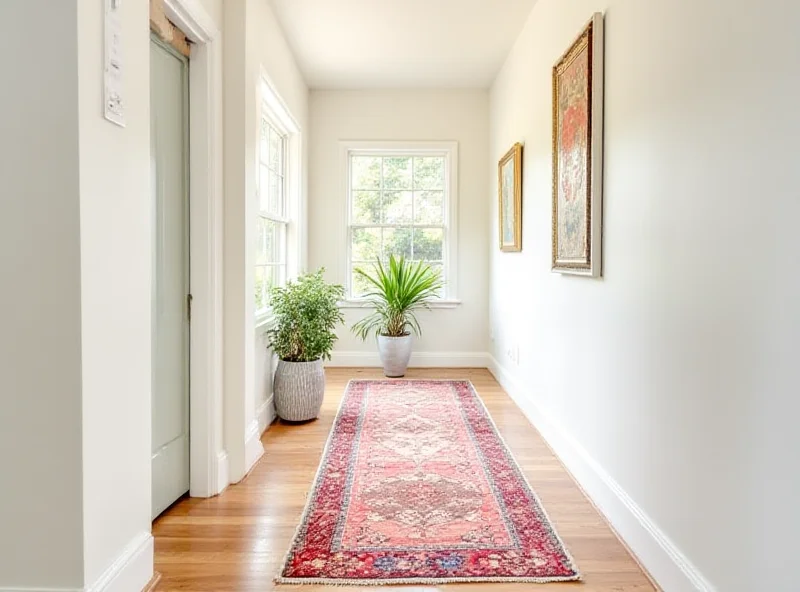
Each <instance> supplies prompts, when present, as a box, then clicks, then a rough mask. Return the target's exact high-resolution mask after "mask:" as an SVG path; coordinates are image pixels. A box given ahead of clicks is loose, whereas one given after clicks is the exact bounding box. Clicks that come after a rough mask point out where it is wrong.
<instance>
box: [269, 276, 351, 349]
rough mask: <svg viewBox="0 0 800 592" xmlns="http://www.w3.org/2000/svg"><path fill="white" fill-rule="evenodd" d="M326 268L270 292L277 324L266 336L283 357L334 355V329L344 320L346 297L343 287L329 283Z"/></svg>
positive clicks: (271, 345) (270, 344) (272, 346)
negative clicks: (342, 308)
mask: <svg viewBox="0 0 800 592" xmlns="http://www.w3.org/2000/svg"><path fill="white" fill-rule="evenodd" d="M323 271H324V269H320V270H319V271H317V272H316V273H310V274H306V275H302V276H300V277H299V278H297V280H296V281H289V282H287V283H286V285H285V286H282V287H274V288H272V289H270V291H269V296H270V301H269V303H270V306H271V307H272V311H273V313H274V314H275V320H276V326H275V328H274V329H270V330H269V331H267V338H268V339H269V346H270V347H271V348H272V349H273V351H274V352H275V353H276V354H277V355H278V357H279V358H280V359H281V360H284V361H286V362H313V361H314V360H319V359H320V358H323V359H326V360H330V358H331V350H332V349H333V344H334V342H335V341H336V339H337V337H336V333H334V329H335V328H336V325H338V324H339V323H343V322H344V317H343V316H342V313H341V311H340V310H339V306H338V302H339V300H341V299H342V298H344V288H343V287H342V286H340V285H338V284H328V283H326V282H325V280H324V279H323V277H322V273H323Z"/></svg>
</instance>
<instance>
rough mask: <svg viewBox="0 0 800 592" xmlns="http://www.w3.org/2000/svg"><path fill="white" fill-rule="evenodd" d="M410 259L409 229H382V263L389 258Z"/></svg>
mask: <svg viewBox="0 0 800 592" xmlns="http://www.w3.org/2000/svg"><path fill="white" fill-rule="evenodd" d="M390 255H394V256H395V257H405V258H406V259H410V258H411V229H410V228H384V229H383V255H382V259H383V261H388V260H389V256H390Z"/></svg>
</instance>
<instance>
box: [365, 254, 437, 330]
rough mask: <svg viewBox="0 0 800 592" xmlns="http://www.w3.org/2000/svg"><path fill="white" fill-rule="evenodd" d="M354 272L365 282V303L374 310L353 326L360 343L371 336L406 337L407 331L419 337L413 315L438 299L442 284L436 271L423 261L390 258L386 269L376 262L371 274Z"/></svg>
mask: <svg viewBox="0 0 800 592" xmlns="http://www.w3.org/2000/svg"><path fill="white" fill-rule="evenodd" d="M355 272H356V273H357V274H358V275H359V276H361V277H362V278H364V279H365V280H366V281H367V283H368V285H369V291H368V292H367V293H366V295H365V299H366V301H367V302H368V303H369V305H370V306H373V307H374V308H375V310H374V311H373V312H372V313H370V314H369V315H367V316H366V317H364V318H363V319H361V320H360V321H358V322H357V323H356V324H355V325H353V332H354V333H355V334H356V335H358V336H359V337H360V338H361V339H366V338H367V337H368V336H369V335H370V334H372V333H374V334H375V335H385V336H387V337H402V336H404V335H408V334H409V329H410V330H411V331H413V332H414V333H415V334H417V335H421V334H422V329H421V328H420V326H419V321H418V320H417V317H416V314H415V311H417V310H419V309H421V308H429V303H430V301H431V300H433V299H434V298H438V297H439V295H440V292H441V289H442V286H444V282H443V281H442V279H441V276H440V274H439V273H438V272H437V271H434V269H433V268H432V267H431V266H430V265H428V264H427V263H425V262H424V261H417V262H413V261H406V260H405V258H403V257H400V258H399V259H396V258H395V257H394V255H392V256H391V257H390V258H389V265H388V266H384V265H383V264H382V263H381V261H380V260H378V261H376V262H375V266H374V270H373V273H372V274H370V273H368V272H366V271H364V270H363V269H360V268H357V269H356V270H355Z"/></svg>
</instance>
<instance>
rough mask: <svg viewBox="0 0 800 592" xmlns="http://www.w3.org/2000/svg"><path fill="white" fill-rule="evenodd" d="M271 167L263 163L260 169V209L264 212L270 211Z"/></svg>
mask: <svg viewBox="0 0 800 592" xmlns="http://www.w3.org/2000/svg"><path fill="white" fill-rule="evenodd" d="M269 177H270V173H269V169H268V168H267V166H266V165H264V164H262V165H260V167H259V171H258V198H259V199H258V202H259V203H258V209H259V210H261V211H262V212H268V211H269Z"/></svg>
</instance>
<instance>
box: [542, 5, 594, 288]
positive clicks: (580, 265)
mask: <svg viewBox="0 0 800 592" xmlns="http://www.w3.org/2000/svg"><path fill="white" fill-rule="evenodd" d="M584 50H585V51H588V52H589V72H588V86H589V122H588V127H589V129H588V134H589V138H588V140H589V141H588V144H587V147H588V154H587V158H586V167H587V171H586V172H587V175H586V191H587V194H586V259H585V261H560V260H559V259H558V186H559V183H558V182H559V169H558V129H559V117H558V104H559V94H558V88H559V85H558V81H559V76H560V75H561V74H562V73H563V71H564V70H565V69H566V68H567V67H568V66H569V65H570V64H571V63H572V61H573V60H574V59H575V58H576V57H577V56H578V55H579V54H580V53H581V52H582V51H584ZM552 84H553V136H552V141H553V148H552V150H553V155H552V156H553V189H552V193H553V196H552V200H553V214H552V215H553V219H552V255H551V262H552V270H553V271H554V272H558V273H566V274H574V275H586V276H591V277H600V276H601V275H602V233H603V227H602V214H603V209H602V207H603V206H602V203H603V202H602V199H603V197H602V189H603V180H602V176H603V14H602V13H599V12H597V13H595V14H594V15H592V18H591V20H590V21H589V22H588V23H587V25H586V26H585V27H584V28H583V30H582V31H581V33H580V34H579V35H578V37H577V38H576V39H575V41H573V42H572V44H571V45H570V46H569V49H567V51H565V52H564V54H563V55H562V56H561V57H560V58H559V59H558V61H557V62H556V64H555V66H553V76H552Z"/></svg>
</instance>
